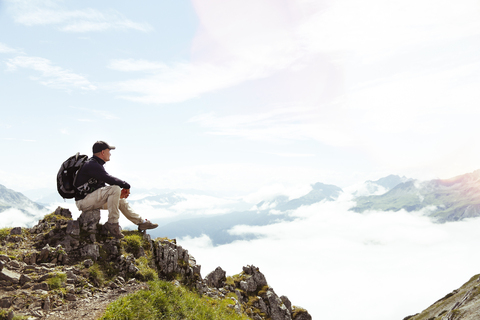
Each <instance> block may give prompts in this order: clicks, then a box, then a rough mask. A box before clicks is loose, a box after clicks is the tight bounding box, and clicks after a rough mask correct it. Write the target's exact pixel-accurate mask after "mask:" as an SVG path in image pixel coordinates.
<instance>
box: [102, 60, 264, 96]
mask: <svg viewBox="0 0 480 320" xmlns="http://www.w3.org/2000/svg"><path fill="white" fill-rule="evenodd" d="M109 67H110V68H111V69H114V70H118V71H124V72H126V71H130V72H132V71H137V72H138V71H143V72H146V73H148V74H149V75H148V76H145V77H140V78H137V79H132V80H126V81H120V82H117V83H112V84H111V87H112V89H114V90H116V91H120V92H125V93H130V92H131V93H134V94H133V95H121V96H120V97H121V98H123V99H127V100H131V101H136V102H142V103H173V102H182V101H186V100H189V99H193V98H195V97H198V96H200V95H201V94H204V93H208V92H212V91H216V90H219V89H224V88H228V87H231V86H234V85H238V84H240V83H242V82H244V81H246V80H250V79H258V78H262V77H266V76H267V75H268V74H269V73H270V72H271V70H270V67H268V66H264V65H261V64H250V63H244V62H242V61H235V62H227V63H225V64H219V65H216V64H212V63H200V62H199V63H174V64H172V65H165V64H163V63H161V62H155V61H146V60H132V59H128V60H114V61H112V62H111V63H110V64H109Z"/></svg>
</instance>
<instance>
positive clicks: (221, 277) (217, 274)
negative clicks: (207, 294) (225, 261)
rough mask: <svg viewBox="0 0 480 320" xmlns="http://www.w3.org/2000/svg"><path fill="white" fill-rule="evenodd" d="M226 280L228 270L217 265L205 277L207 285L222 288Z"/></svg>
mask: <svg viewBox="0 0 480 320" xmlns="http://www.w3.org/2000/svg"><path fill="white" fill-rule="evenodd" d="M226 280H227V277H226V272H225V271H223V269H222V268H220V267H217V268H216V269H215V270H214V271H212V272H210V273H209V274H208V275H207V276H206V277H205V281H206V282H207V286H209V287H212V288H217V289H218V288H222V287H223V286H224V285H225V281H226Z"/></svg>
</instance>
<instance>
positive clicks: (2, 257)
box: [0, 254, 10, 262]
mask: <svg viewBox="0 0 480 320" xmlns="http://www.w3.org/2000/svg"><path fill="white" fill-rule="evenodd" d="M0 261H3V262H8V261H10V258H9V257H8V256H6V255H4V254H0Z"/></svg>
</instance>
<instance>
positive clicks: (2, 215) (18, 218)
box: [0, 208, 47, 228]
mask: <svg viewBox="0 0 480 320" xmlns="http://www.w3.org/2000/svg"><path fill="white" fill-rule="evenodd" d="M24 209H25V210H26V211H27V212H28V214H27V213H25V212H23V211H20V210H18V209H7V210H6V211H3V212H0V221H1V222H0V228H12V227H23V228H30V227H32V226H33V225H34V224H35V223H37V222H38V220H39V219H41V218H42V217H43V216H44V215H45V214H46V213H47V212H46V211H40V210H35V209H33V208H24Z"/></svg>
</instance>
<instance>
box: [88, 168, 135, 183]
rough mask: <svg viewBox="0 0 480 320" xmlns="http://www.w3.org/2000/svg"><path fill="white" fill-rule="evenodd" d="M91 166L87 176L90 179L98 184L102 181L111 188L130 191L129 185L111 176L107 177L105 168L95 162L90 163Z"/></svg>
mask: <svg viewBox="0 0 480 320" xmlns="http://www.w3.org/2000/svg"><path fill="white" fill-rule="evenodd" d="M92 164H94V165H92V166H91V167H90V168H89V169H90V170H88V171H89V172H88V175H89V176H91V177H92V178H95V179H97V180H98V181H99V182H101V181H103V182H105V183H108V184H109V185H111V186H113V185H115V186H119V187H121V188H124V189H130V185H129V184H128V183H127V182H126V181H123V180H120V179H118V178H115V177H114V176H112V175H109V174H108V173H107V171H105V168H103V166H102V165H101V164H99V163H97V162H94V163H92Z"/></svg>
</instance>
